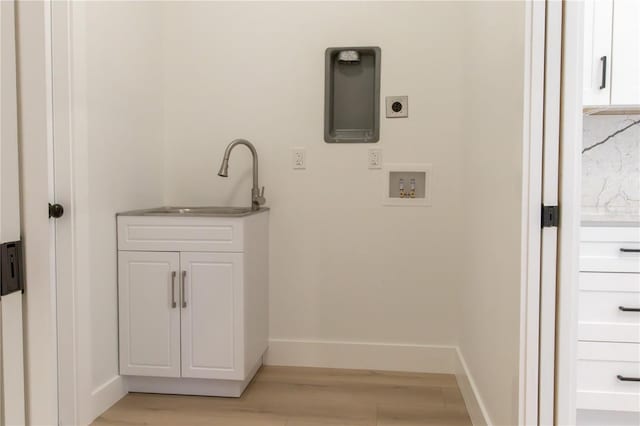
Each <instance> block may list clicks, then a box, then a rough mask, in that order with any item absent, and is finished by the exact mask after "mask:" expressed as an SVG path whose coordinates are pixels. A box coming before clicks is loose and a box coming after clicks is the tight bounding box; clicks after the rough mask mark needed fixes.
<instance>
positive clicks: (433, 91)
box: [164, 2, 466, 368]
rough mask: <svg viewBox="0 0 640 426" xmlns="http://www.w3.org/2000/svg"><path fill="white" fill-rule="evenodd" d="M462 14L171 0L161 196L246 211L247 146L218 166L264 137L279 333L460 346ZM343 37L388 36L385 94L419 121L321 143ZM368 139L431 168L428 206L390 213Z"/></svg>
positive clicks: (386, 123)
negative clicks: (404, 101) (327, 79)
mask: <svg viewBox="0 0 640 426" xmlns="http://www.w3.org/2000/svg"><path fill="white" fill-rule="evenodd" d="M462 10H463V7H462V5H461V4H458V3H395V2H390V3H366V4H364V3H357V2H353V3H341V4H338V3H311V2H298V3H296V2H292V3H275V4H274V3H268V4H265V3H244V2H237V3H218V2H208V3H204V2H200V3H189V4H188V5H185V4H184V3H180V4H178V3H173V4H168V5H167V7H166V10H165V46H164V48H165V50H164V51H165V64H164V67H165V70H166V74H165V90H166V98H165V106H166V113H165V126H166V165H165V167H166V175H165V177H166V200H167V202H168V204H174V205H192V204H203V205H220V204H221V205H225V204H231V205H248V204H249V201H250V197H249V195H250V186H251V183H250V179H251V177H250V161H249V159H250V155H249V153H248V151H246V150H245V149H244V148H239V149H238V150H236V151H234V152H233V154H232V157H231V162H230V163H231V165H230V168H229V175H230V177H229V178H228V179H223V178H220V177H218V176H217V170H218V166H219V163H220V160H221V158H222V154H223V151H224V148H225V146H226V145H227V144H228V143H229V142H230V141H231V140H232V139H234V138H237V137H244V138H247V139H249V140H251V141H252V142H254V143H255V145H256V147H257V149H258V152H259V155H260V179H261V184H264V185H265V186H266V193H265V195H266V197H267V200H268V205H269V206H270V207H271V209H272V212H271V215H270V232H271V234H270V235H271V236H270V238H271V241H270V256H271V260H270V268H271V271H270V336H271V338H273V339H278V340H305V341H316V340H320V341H341V342H374V343H384V344H396V343H407V344H427V345H433V344H435V345H455V344H456V341H457V339H456V336H457V322H458V314H459V312H458V309H457V308H458V304H457V295H458V288H457V287H458V285H459V283H460V272H461V268H460V262H461V260H462V259H461V258H460V255H459V252H458V250H459V248H460V241H461V237H462V235H461V216H462V210H463V208H464V206H465V205H466V204H465V200H464V199H463V197H462V190H463V181H462V178H463V177H462V145H463V142H464V141H463V138H462V136H463V133H462V132H463V123H464V121H463V115H462V111H463V109H464V93H463V90H462V81H463V74H464V68H463V63H464V62H463V54H464V45H463V36H464V33H463V31H462V22H461V13H462ZM395 24H398V25H395ZM444 40H446V42H443V41H444ZM345 45H356V46H357V45H374V46H380V47H381V48H382V87H381V94H382V96H385V95H408V96H409V105H410V106H409V110H410V118H409V119H395V120H387V119H384V118H382V119H381V141H380V143H378V144H372V145H369V144H355V145H346V144H326V143H325V142H324V141H323V130H322V129H323V103H324V51H325V49H326V48H327V47H331V46H345ZM292 147H303V148H306V150H307V163H308V165H307V169H306V170H295V171H294V170H292V168H291V153H290V149H291V148H292ZM369 148H379V149H383V150H384V153H383V158H384V161H385V162H391V163H403V162H408V163H416V162H418V163H419V162H425V163H432V164H433V167H434V186H433V192H434V195H433V207H430V208H394V207H383V206H382V205H381V201H382V193H383V188H384V186H383V181H382V172H381V171H380V170H368V169H367V150H368V149H369ZM275 344H276V343H273V345H275ZM273 345H272V346H273ZM345 356H346V352H345ZM317 358H319V359H317V361H316V362H321V361H322V360H321V358H322V355H321V354H318V357H317ZM272 361H274V362H278V360H277V359H276V360H272ZM401 367H402V366H396V368H401Z"/></svg>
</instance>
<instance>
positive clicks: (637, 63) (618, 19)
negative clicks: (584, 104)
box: [611, 0, 640, 105]
mask: <svg viewBox="0 0 640 426" xmlns="http://www.w3.org/2000/svg"><path fill="white" fill-rule="evenodd" d="M611 54H612V58H613V63H612V67H611V104H612V105H640V1H638V0H615V2H614V4H613V40H612V52H611Z"/></svg>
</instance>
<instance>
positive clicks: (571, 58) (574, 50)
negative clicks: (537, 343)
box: [555, 1, 584, 425]
mask: <svg viewBox="0 0 640 426" xmlns="http://www.w3.org/2000/svg"><path fill="white" fill-rule="evenodd" d="M583 13H584V5H583V4H582V2H571V1H566V2H564V11H563V30H562V86H561V89H560V90H561V100H560V164H559V201H560V205H561V207H562V208H561V209H560V224H561V227H560V229H559V234H558V261H557V265H558V289H557V298H558V303H557V314H556V336H557V337H556V374H555V383H556V396H555V422H556V424H560V425H564V424H575V422H576V391H577V388H576V362H575V360H576V358H577V340H578V276H579V249H580V211H581V196H582V194H581V192H582V188H581V182H582V153H581V149H582V116H583V114H582V93H583V84H582V82H583V81H582V78H583V52H584V48H583V39H584V15H583Z"/></svg>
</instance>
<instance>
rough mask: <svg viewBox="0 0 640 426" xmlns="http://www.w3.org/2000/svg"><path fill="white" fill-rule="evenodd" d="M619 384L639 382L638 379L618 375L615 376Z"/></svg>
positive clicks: (639, 379)
mask: <svg viewBox="0 0 640 426" xmlns="http://www.w3.org/2000/svg"><path fill="white" fill-rule="evenodd" d="M616 377H617V378H618V380H620V381H621V382H640V377H624V376H621V375H620V374H618V375H617V376H616Z"/></svg>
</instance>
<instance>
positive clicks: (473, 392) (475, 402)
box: [455, 348, 493, 426]
mask: <svg viewBox="0 0 640 426" xmlns="http://www.w3.org/2000/svg"><path fill="white" fill-rule="evenodd" d="M456 354H457V355H458V357H457V361H458V362H457V366H456V373H455V374H456V381H457V382H458V388H460V393H462V398H463V399H464V404H465V406H466V407H467V413H469V417H470V418H471V423H472V424H473V426H491V425H492V424H493V422H492V421H491V418H490V417H489V412H488V411H487V408H486V407H485V405H484V402H483V401H482V398H481V397H480V392H478V388H477V386H476V383H475V381H474V380H473V376H471V372H470V371H469V368H468V367H467V362H466V361H465V359H464V356H463V355H462V352H461V351H460V348H456Z"/></svg>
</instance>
